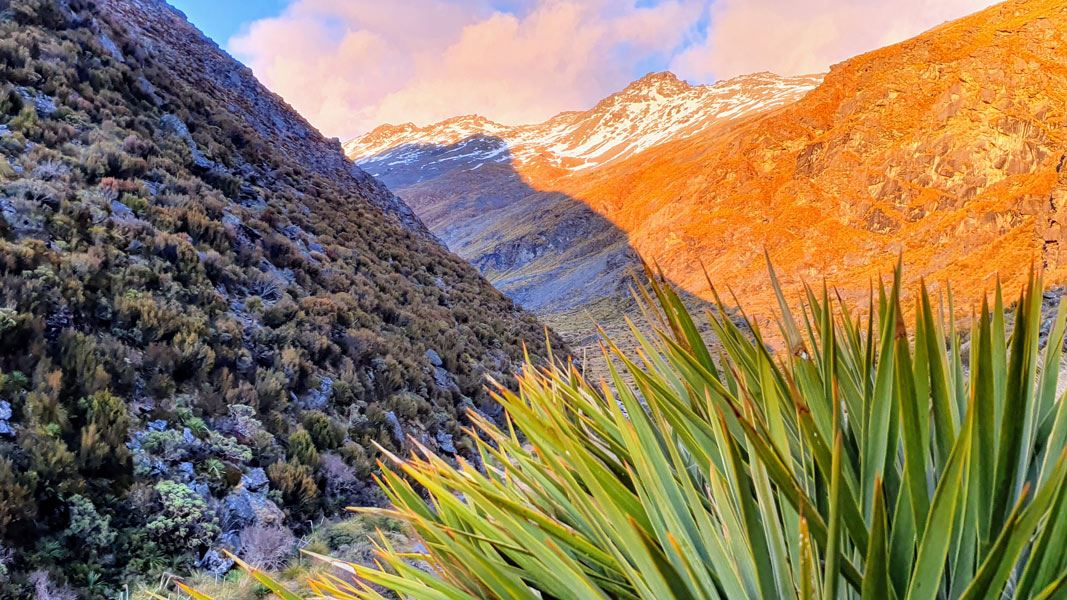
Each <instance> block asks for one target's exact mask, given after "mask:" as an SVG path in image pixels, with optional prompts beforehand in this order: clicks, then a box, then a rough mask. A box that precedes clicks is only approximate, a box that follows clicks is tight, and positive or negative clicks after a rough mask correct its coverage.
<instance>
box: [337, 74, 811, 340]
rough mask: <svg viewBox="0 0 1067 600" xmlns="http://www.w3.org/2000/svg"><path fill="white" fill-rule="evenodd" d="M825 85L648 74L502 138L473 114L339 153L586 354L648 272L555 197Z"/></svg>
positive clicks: (607, 231)
mask: <svg viewBox="0 0 1067 600" xmlns="http://www.w3.org/2000/svg"><path fill="white" fill-rule="evenodd" d="M820 79H821V76H818V75H811V76H804V77H779V76H776V75H773V74H770V73H757V74H754V75H748V76H745V77H738V78H735V79H731V80H728V81H722V82H719V83H716V84H714V85H702V86H694V85H690V84H688V83H686V82H684V81H681V80H680V79H678V78H677V77H676V76H675V75H674V74H672V73H653V74H650V75H647V76H645V77H643V78H641V79H639V80H637V81H634V82H633V83H631V84H630V85H629V86H627V87H626V89H624V90H622V91H620V92H618V93H616V94H612V95H611V96H608V97H607V98H605V99H604V100H602V101H600V102H599V103H597V105H596V106H595V107H593V108H592V109H590V110H587V111H582V112H568V113H562V114H560V115H557V116H555V117H553V118H552V119H549V120H548V121H546V122H544V123H541V124H536V125H522V126H516V127H507V126H504V125H500V124H498V123H494V122H492V121H489V120H487V119H484V118H482V117H478V116H466V117H457V118H454V119H449V120H447V121H442V122H441V123H437V124H434V125H430V126H427V127H417V126H415V125H412V124H406V125H399V126H392V125H383V126H381V127H379V128H377V129H375V130H374V131H372V132H370V133H368V134H367V135H365V136H362V137H359V138H357V139H354V140H351V141H350V142H348V143H346V144H345V145H344V148H345V152H346V153H347V154H348V156H349V157H350V158H352V159H353V160H355V161H356V162H357V164H359V165H360V166H361V167H362V168H364V169H366V170H367V171H369V172H371V173H372V174H374V175H375V176H376V177H378V178H379V179H381V180H382V181H383V182H385V183H386V184H387V185H388V186H389V187H390V188H391V189H392V190H393V191H395V192H396V193H397V194H398V195H399V196H401V197H402V198H404V200H405V201H406V202H407V203H408V204H410V205H411V206H412V208H414V209H415V211H416V212H417V213H418V214H419V216H420V217H421V218H422V219H423V220H424V221H425V222H426V224H427V225H428V226H429V227H430V229H431V230H432V231H433V232H434V233H435V234H437V236H438V237H439V238H440V239H441V240H443V241H444V242H445V243H446V244H447V245H448V246H449V248H451V249H452V250H453V251H455V252H456V253H458V254H459V255H460V256H462V257H464V258H466V259H467V260H469V261H471V262H472V263H473V264H474V265H475V266H477V267H478V269H479V270H480V271H481V272H482V273H483V274H484V275H486V276H487V277H488V278H489V279H490V280H491V281H493V283H494V284H495V285H497V287H499V288H500V289H502V290H504V291H505V292H507V293H508V294H509V295H510V296H511V297H512V298H514V299H515V300H517V301H518V302H519V303H520V304H522V305H524V306H526V307H527V308H530V309H532V310H534V311H536V312H537V313H538V314H540V315H542V316H543V317H545V318H546V319H548V321H549V322H550V323H552V324H553V325H555V326H556V327H557V329H559V330H560V331H561V332H564V333H565V334H567V335H569V336H570V338H571V340H572V341H573V342H575V343H578V344H579V345H585V344H591V343H592V342H593V336H592V331H593V327H592V324H591V319H590V315H589V314H588V313H590V312H591V313H592V315H593V316H595V317H597V318H598V319H599V320H607V321H613V320H614V321H617V320H618V318H619V315H620V314H622V313H623V312H625V311H626V310H628V307H629V302H628V297H629V292H628V287H629V284H630V278H629V274H630V272H632V271H633V270H634V269H639V268H640V266H639V261H638V259H637V254H636V253H635V252H634V251H633V249H632V248H631V247H630V244H629V240H628V237H627V234H626V233H625V232H624V231H622V230H620V229H619V228H618V227H616V226H615V225H614V224H613V223H612V222H611V220H610V218H605V217H604V216H603V215H601V214H598V213H597V212H596V211H594V210H591V209H590V207H589V206H588V205H587V204H586V203H584V202H583V201H581V200H579V199H576V198H575V197H572V196H570V195H568V194H567V193H561V192H558V191H556V190H561V189H563V188H564V187H565V186H566V185H568V184H567V183H566V182H568V181H571V180H585V179H587V178H596V177H597V173H599V172H600V171H601V170H602V169H604V168H606V167H608V166H610V165H613V164H618V163H620V162H623V161H626V160H627V159H629V158H632V157H640V156H642V155H643V153H644V152H647V151H648V150H649V149H650V148H655V147H657V146H659V145H662V144H664V143H667V142H669V141H675V140H684V139H690V138H693V137H695V136H699V135H702V134H705V133H707V132H712V131H721V130H723V129H726V128H729V127H732V126H733V125H734V124H735V123H737V122H739V121H741V120H743V119H745V118H746V117H750V116H752V115H757V114H763V113H766V112H768V111H773V110H776V109H779V108H781V107H782V106H785V105H788V104H789V103H791V102H794V101H796V100H797V99H799V98H800V97H802V96H803V95H804V94H806V93H807V92H809V91H810V90H811V89H812V88H814V87H815V86H816V85H818V83H819V81H820Z"/></svg>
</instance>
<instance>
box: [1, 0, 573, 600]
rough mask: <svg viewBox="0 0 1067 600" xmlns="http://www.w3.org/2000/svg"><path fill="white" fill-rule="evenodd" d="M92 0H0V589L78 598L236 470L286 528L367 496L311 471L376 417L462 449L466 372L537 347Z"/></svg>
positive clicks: (473, 397) (111, 579)
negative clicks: (46, 579) (437, 366)
mask: <svg viewBox="0 0 1067 600" xmlns="http://www.w3.org/2000/svg"><path fill="white" fill-rule="evenodd" d="M151 4H152V3H151V2H148V3H147V4H142V5H138V4H135V3H128V5H124V6H126V7H127V8H129V9H130V10H133V11H137V10H149V9H145V8H144V7H145V6H151ZM107 6H108V3H107V2H95V3H94V2H87V1H84V0H67V1H65V2H59V1H57V0H11V1H0V7H6V8H0V401H3V402H6V405H5V406H9V407H10V412H11V416H10V418H4V419H3V423H4V425H5V427H9V428H10V430H7V429H2V430H0V547H4V548H11V549H13V555H14V558H13V560H12V561H11V563H10V564H9V565H8V566H7V567H5V568H6V569H7V571H8V573H9V574H8V575H7V576H6V577H7V581H6V583H5V584H4V585H3V586H2V589H0V598H9V597H10V598H19V597H25V596H26V595H28V594H30V593H31V592H30V589H31V587H32V583H31V582H30V580H29V575H30V573H32V572H33V571H37V570H43V571H47V573H49V576H50V577H51V578H52V579H51V581H53V582H54V583H55V584H56V585H57V586H71V587H73V588H76V589H79V590H94V591H87V592H86V597H88V598H99V597H113V596H114V593H115V592H116V590H118V589H119V587H120V584H121V583H123V582H132V580H134V579H136V578H140V577H147V576H154V575H158V574H159V573H160V572H162V571H164V570H167V569H172V570H173V569H177V570H181V569H183V568H186V567H189V566H190V565H192V564H193V563H194V562H195V561H197V560H198V559H200V558H201V556H200V552H201V551H202V550H203V549H204V548H206V547H207V546H208V545H210V544H212V543H214V541H215V538H217V535H218V533H219V532H220V527H221V526H222V525H223V524H224V521H223V519H220V518H218V516H217V515H213V514H210V513H211V510H209V509H208V507H211V506H215V505H218V504H221V503H222V502H221V501H222V500H224V499H225V498H226V497H227V495H229V494H231V493H234V491H235V490H238V489H239V488H240V484H239V482H240V480H241V477H242V475H244V474H247V473H249V472H251V471H252V470H253V469H255V468H257V467H258V468H264V469H266V470H267V473H268V476H269V479H270V483H269V492H267V491H262V492H257V493H262V494H264V495H265V496H264V497H269V498H272V499H275V500H276V501H277V502H278V503H279V504H280V505H281V506H280V507H281V508H282V509H283V510H284V511H285V512H286V513H287V514H288V515H289V517H290V519H289V521H288V522H287V524H288V525H289V526H290V527H293V528H301V527H304V526H305V524H306V522H307V521H308V519H313V518H316V517H319V516H321V515H322V514H324V513H325V512H328V511H331V510H335V509H337V508H339V507H343V506H345V505H346V504H352V503H356V502H360V501H370V499H368V498H364V497H362V496H356V495H355V494H358V493H361V492H359V490H362V489H363V488H364V487H365V486H363V485H349V483H350V482H349V483H345V484H344V485H338V484H337V483H336V482H334V483H333V484H331V485H327V483H328V482H327V477H326V473H327V471H329V472H331V473H335V474H336V473H341V474H343V475H345V476H346V477H347V476H348V474H349V472H350V471H351V472H354V473H355V474H356V476H358V477H360V478H363V483H365V482H366V480H367V479H368V478H369V475H370V474H371V472H372V470H373V468H374V467H373V465H374V461H375V459H376V453H375V451H374V449H373V445H372V443H374V442H376V443H379V444H382V445H384V446H386V447H388V448H391V449H393V450H397V451H399V450H401V448H399V447H398V445H400V444H401V442H399V440H400V438H399V437H398V436H397V435H396V434H397V429H398V428H399V429H400V430H401V431H402V432H403V433H404V434H405V435H406V434H407V433H409V432H412V431H419V432H426V433H428V434H429V436H428V439H430V440H431V442H430V443H431V444H433V443H435V442H433V441H432V440H434V439H436V437H435V436H436V434H437V433H439V432H440V433H442V434H448V435H450V436H454V438H455V440H456V447H457V448H459V449H460V450H461V452H465V451H467V450H464V449H468V450H469V449H470V448H471V446H470V445H469V444H464V443H463V442H462V434H461V432H460V427H461V425H462V422H463V419H464V416H463V411H464V409H463V408H461V407H463V406H470V405H472V404H473V405H474V406H484V405H486V398H487V396H486V395H485V392H484V390H483V389H482V386H483V384H484V376H485V375H487V374H490V375H492V376H493V377H495V378H497V379H499V380H501V381H504V382H513V379H512V378H511V377H510V375H509V371H510V370H511V368H512V365H513V364H517V361H518V359H519V358H520V357H521V354H522V349H521V343H520V342H521V340H523V339H525V340H527V341H528V342H530V343H531V346H530V351H531V353H532V354H534V355H535V356H544V354H545V347H544V345H543V344H541V343H539V340H541V339H543V333H542V331H541V328H540V326H539V325H538V324H537V323H536V322H535V321H534V319H533V318H532V317H530V316H528V315H526V314H525V313H522V312H521V311H520V310H518V309H517V308H516V307H515V306H514V305H513V304H512V303H511V302H510V301H509V300H507V299H506V298H504V297H503V296H501V295H500V294H498V293H497V292H496V291H495V290H493V289H492V287H491V286H489V284H488V283H487V282H485V281H484V280H483V279H481V278H479V277H477V276H476V275H475V274H474V271H473V270H472V269H471V268H470V267H469V266H468V265H466V264H465V263H464V262H463V261H461V260H460V259H458V258H456V257H455V256H452V255H451V254H449V253H448V252H447V251H446V250H445V249H444V248H443V247H441V246H440V245H439V244H437V243H435V242H434V241H432V240H431V239H429V238H428V237H426V236H425V235H424V234H423V233H420V232H419V231H418V230H415V229H413V228H409V227H406V226H404V225H402V224H401V223H400V221H399V220H398V219H396V218H394V217H393V216H388V215H386V214H385V213H384V212H383V210H382V209H381V208H379V207H377V206H375V205H374V204H373V203H372V202H371V201H370V200H372V199H374V198H376V196H375V194H379V195H380V194H381V193H382V192H381V191H380V190H378V189H376V188H374V186H373V185H370V184H368V183H367V182H366V181H363V180H361V179H359V178H358V177H355V176H353V175H352V173H350V172H349V171H348V170H347V167H345V166H344V163H343V162H338V163H337V164H338V165H341V166H339V167H337V168H335V169H334V170H332V171H331V170H329V169H327V168H326V167H317V166H309V164H308V163H309V160H308V158H309V157H306V156H303V155H302V154H301V150H300V149H299V148H297V149H295V150H294V149H292V148H287V149H286V150H285V151H282V150H279V148H278V144H277V143H276V140H274V139H272V138H270V137H267V136H268V133H264V132H263V131H262V130H261V129H257V128H256V127H254V126H253V125H251V124H250V123H249V122H248V120H247V119H245V118H243V116H242V115H241V114H239V113H235V112H232V111H234V110H236V109H234V108H233V106H234V104H233V102H232V101H230V100H229V99H224V100H220V99H219V98H218V97H216V95H213V94H214V92H212V90H211V89H210V86H205V85H203V84H202V81H199V80H196V79H194V78H195V77H204V73H203V71H204V69H203V68H202V66H201V65H200V64H199V63H197V62H196V60H194V59H192V58H187V56H186V55H187V54H189V53H187V52H186V51H187V50H190V51H191V52H192V53H193V54H195V52H197V51H200V50H203V51H205V52H215V53H217V52H218V51H217V49H214V48H210V49H205V48H206V46H205V48H201V46H204V44H205V43H204V42H203V41H202V40H199V39H194V38H192V37H189V39H187V40H183V43H188V44H189V47H188V48H186V47H182V48H181V49H180V50H179V51H175V49H174V48H171V47H168V46H167V45H166V43H165V42H160V40H154V41H153V44H141V41H140V40H139V39H137V38H136V37H135V36H132V35H130V33H129V31H128V28H129V26H130V25H129V22H128V21H124V20H123V19H126V18H128V16H124V15H122V14H118V15H116V14H105V11H107V10H108V9H107ZM165 14H166V15H168V16H166V17H165V19H172V18H173V19H176V17H173V15H172V14H171V13H169V12H168V13H165ZM149 21H152V20H151V19H149ZM152 22H153V23H155V21H152ZM156 25H157V26H158V31H159V32H161V33H160V35H164V36H166V35H179V36H180V35H182V33H181V32H183V31H186V30H185V29H184V28H185V27H186V26H185V25H184V24H183V23H180V22H179V21H177V20H175V21H173V22H170V21H167V22H159V23H156ZM149 46H151V48H152V49H149ZM191 55H192V54H190V56H191ZM183 60H184V61H186V62H185V63H179V64H178V67H179V68H175V64H174V63H173V62H166V61H183ZM215 91H216V92H217V91H218V90H215ZM248 94H250V97H249V98H245V100H251V101H254V102H256V103H260V102H261V101H263V100H264V98H265V97H266V92H265V91H261V90H256V91H253V92H248ZM251 96H256V97H251ZM268 100H269V99H268ZM271 101H273V100H271ZM267 104H270V102H269V101H268V102H267ZM276 104H277V106H278V107H279V108H277V109H272V108H268V109H263V110H267V111H271V110H282V109H283V108H284V107H281V104H280V103H276ZM257 106H258V105H257ZM257 110H258V108H257ZM270 116H273V115H269V116H268V118H269V117H270ZM316 136H317V133H314V132H313V131H311V132H310V133H306V136H305V137H306V138H307V139H310V140H314V139H317V137H316ZM309 143H310V142H309ZM310 162H313V161H310ZM331 168H332V167H331ZM557 343H558V342H557ZM431 349H433V350H434V351H435V352H436V353H437V354H439V355H440V357H441V360H442V362H443V364H444V366H445V368H446V369H447V370H448V375H449V376H450V377H451V378H452V379H453V380H454V382H449V385H442V384H441V383H440V382H439V374H438V373H435V371H434V368H433V367H432V366H431V365H430V364H429V361H428V359H427V351H428V350H431ZM4 410H5V411H6V410H7V409H6V408H5V409H4ZM3 432H6V433H3ZM443 439H451V438H443ZM327 457H328V458H327ZM346 494H347V495H346ZM326 498H328V500H327V499H326ZM90 522H92V524H91V525H90ZM79 537H87V538H89V539H92V540H95V541H93V542H92V543H79V542H77V541H76V539H77V538H79ZM108 540H110V543H108V544H103V543H102V542H103V541H108ZM98 542H99V543H98Z"/></svg>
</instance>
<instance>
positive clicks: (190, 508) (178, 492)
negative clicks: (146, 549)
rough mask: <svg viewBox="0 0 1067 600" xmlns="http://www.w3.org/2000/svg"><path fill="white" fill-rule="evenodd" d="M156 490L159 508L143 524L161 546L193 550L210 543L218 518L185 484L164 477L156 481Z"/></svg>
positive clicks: (217, 527) (178, 549)
mask: <svg viewBox="0 0 1067 600" xmlns="http://www.w3.org/2000/svg"><path fill="white" fill-rule="evenodd" d="M155 491H156V494H157V496H158V499H157V502H158V507H159V510H158V512H157V513H156V514H154V515H153V516H152V517H151V518H150V519H149V520H148V522H147V523H146V524H145V527H144V528H145V531H146V532H147V533H148V535H149V536H150V537H151V538H152V539H153V540H155V541H156V543H158V544H159V545H160V546H163V547H165V548H170V549H172V550H177V551H183V550H193V549H197V548H200V547H203V546H205V545H207V544H209V543H210V542H211V541H212V540H214V539H215V536H216V535H218V534H219V526H218V518H217V517H216V516H215V515H214V514H212V512H211V511H210V510H209V509H208V506H207V503H206V502H205V501H204V499H203V498H201V497H200V495H199V494H197V493H196V492H194V491H193V490H191V489H189V487H188V486H187V485H185V484H182V483H178V482H176V481H169V480H164V481H160V482H159V483H157V484H156V485H155Z"/></svg>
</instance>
